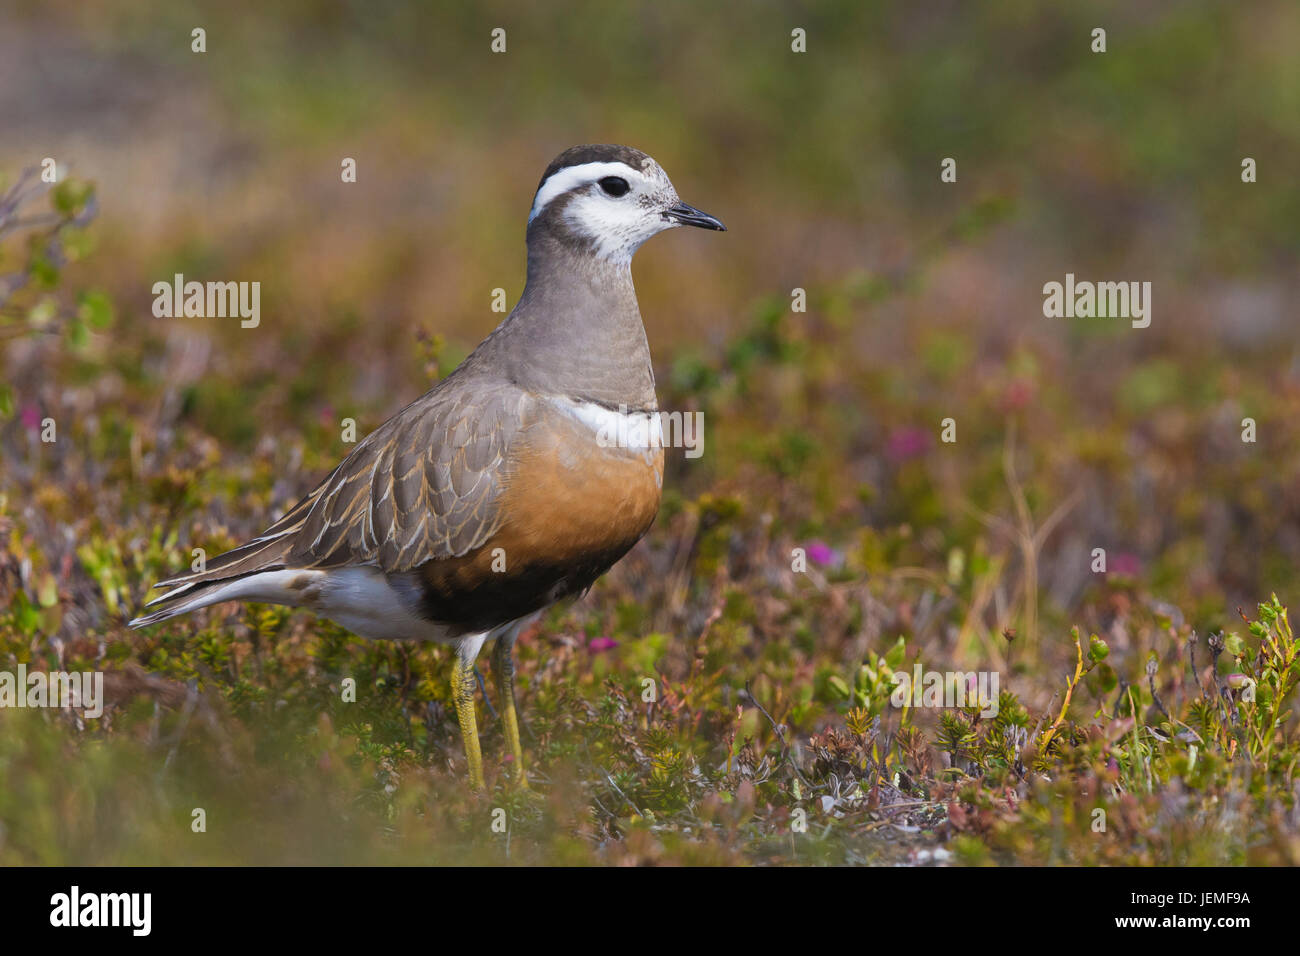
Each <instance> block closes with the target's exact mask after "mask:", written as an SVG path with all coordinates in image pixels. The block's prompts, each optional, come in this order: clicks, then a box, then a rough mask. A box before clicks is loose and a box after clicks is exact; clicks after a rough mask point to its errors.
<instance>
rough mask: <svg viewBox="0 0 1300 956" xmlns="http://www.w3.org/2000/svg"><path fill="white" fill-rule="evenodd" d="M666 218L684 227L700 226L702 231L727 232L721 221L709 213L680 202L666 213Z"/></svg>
mask: <svg viewBox="0 0 1300 956" xmlns="http://www.w3.org/2000/svg"><path fill="white" fill-rule="evenodd" d="M664 218H665V219H671V220H673V221H674V222H680V223H681V224H682V225H683V226H699V227H700V228H701V229H716V230H717V231H718V232H726V231H727V227H726V226H724V225H723V224H722V220H721V219H716V218H714V217H713V216H710V215H709V214H708V213H707V212H704V211H702V210H699V209H696V208H695V207H694V206H688V205H686V203H684V202H679V203H678V204H677V205H676V206H673V208H672V209H669V210H667V211H665V212H664Z"/></svg>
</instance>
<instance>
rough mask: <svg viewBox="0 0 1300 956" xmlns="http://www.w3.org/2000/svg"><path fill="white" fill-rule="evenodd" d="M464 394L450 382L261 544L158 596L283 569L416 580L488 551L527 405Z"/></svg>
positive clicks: (220, 559) (498, 396) (368, 445)
mask: <svg viewBox="0 0 1300 956" xmlns="http://www.w3.org/2000/svg"><path fill="white" fill-rule="evenodd" d="M461 384H462V383H461V382H458V381H456V380H455V379H454V378H453V379H448V380H447V381H446V382H444V383H443V385H442V386H441V387H439V388H435V389H434V390H433V391H431V392H429V393H427V394H426V395H424V396H423V397H422V398H420V399H418V400H416V401H415V402H413V403H412V404H410V405H408V406H407V407H406V408H404V409H402V411H400V412H398V413H397V414H396V415H394V416H393V417H392V418H390V419H389V420H388V421H387V422H385V423H384V424H383V425H381V426H380V427H379V428H378V429H376V430H375V431H374V432H372V433H371V434H370V435H368V436H367V437H366V438H365V439H363V440H362V442H361V443H360V444H359V445H357V447H356V450H355V451H353V452H352V454H351V455H349V456H348V457H347V458H346V459H345V460H344V461H343V463H342V464H340V465H339V466H338V467H337V468H335V469H334V471H333V472H331V473H330V475H329V477H327V478H326V479H325V480H324V481H322V482H321V483H320V484H319V485H317V486H316V488H315V489H313V490H312V492H311V493H310V494H309V495H307V496H306V497H305V498H303V499H302V500H301V501H300V502H298V504H296V505H295V506H294V507H293V508H291V509H290V510H289V511H288V513H287V514H285V515H284V517H282V518H281V519H280V520H279V521H277V522H275V524H273V525H272V526H271V527H270V528H268V529H267V530H266V531H265V532H263V533H262V534H261V535H259V536H258V537H257V538H255V539H253V540H252V541H249V542H247V543H246V544H243V545H240V546H239V547H237V548H234V549H232V550H231V551H227V552H225V553H224V554H221V555H218V556H217V557H215V558H213V559H212V560H211V561H209V562H208V566H207V568H206V569H205V570H204V571H202V572H198V573H195V574H186V575H179V576H177V577H174V578H171V579H169V580H167V581H164V582H161V583H160V584H158V585H157V586H158V587H170V588H179V587H182V586H184V585H198V584H203V583H208V582H212V581H220V580H228V579H230V578H234V577H240V576H243V575H247V574H253V573H256V572H258V571H269V570H275V569H277V568H284V567H291V568H297V567H301V568H330V567H338V566H341V565H351V564H369V565H375V566H377V567H380V568H382V569H383V570H385V571H388V572H398V571H409V570H412V569H413V568H416V567H419V566H420V565H422V564H424V563H425V562H427V561H429V560H431V559H434V558H447V557H459V556H461V555H463V554H466V553H467V552H469V551H471V550H473V549H474V548H476V547H479V546H480V545H482V544H483V543H484V542H485V541H486V540H487V539H488V538H490V537H491V535H492V534H493V533H494V532H495V531H496V530H497V528H498V527H499V525H500V516H499V514H498V509H497V499H498V497H499V496H500V494H501V491H502V488H503V485H504V481H505V478H506V474H505V472H506V462H507V455H508V452H509V447H510V443H511V440H512V439H513V438H514V436H515V434H516V433H517V432H518V430H519V428H520V425H521V418H522V416H523V413H524V403H525V402H526V401H527V395H526V393H524V392H522V391H520V390H519V389H518V388H516V387H514V386H511V385H508V384H499V385H485V384H484V383H482V382H476V383H474V387H460V386H461ZM464 384H465V385H466V386H467V385H468V384H469V383H468V382H466V383H464ZM187 590H188V589H187ZM165 599H166V596H164V598H163V599H162V600H165ZM155 603H156V602H155Z"/></svg>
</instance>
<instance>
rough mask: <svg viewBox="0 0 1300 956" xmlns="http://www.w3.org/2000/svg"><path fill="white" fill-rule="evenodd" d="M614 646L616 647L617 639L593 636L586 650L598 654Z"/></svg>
mask: <svg viewBox="0 0 1300 956" xmlns="http://www.w3.org/2000/svg"><path fill="white" fill-rule="evenodd" d="M615 647H618V641H616V640H614V639H613V638H612V637H593V638H592V639H591V643H590V644H588V645H587V650H589V651H591V653H593V654H600V653H602V652H603V651H608V650H610V649H611V648H615Z"/></svg>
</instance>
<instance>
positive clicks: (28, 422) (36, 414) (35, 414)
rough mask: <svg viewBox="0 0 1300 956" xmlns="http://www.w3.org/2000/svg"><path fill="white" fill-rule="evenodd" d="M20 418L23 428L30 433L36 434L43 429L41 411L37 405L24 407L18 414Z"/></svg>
mask: <svg viewBox="0 0 1300 956" xmlns="http://www.w3.org/2000/svg"><path fill="white" fill-rule="evenodd" d="M18 418H19V420H20V421H21V422H22V423H23V428H26V429H27V430H28V431H29V432H34V431H36V429H38V428H40V427H41V410H40V408H39V407H38V406H37V405H36V404H35V403H30V404H27V405H24V406H23V409H22V411H21V412H19V413H18Z"/></svg>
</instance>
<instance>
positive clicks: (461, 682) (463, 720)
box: [451, 642, 483, 790]
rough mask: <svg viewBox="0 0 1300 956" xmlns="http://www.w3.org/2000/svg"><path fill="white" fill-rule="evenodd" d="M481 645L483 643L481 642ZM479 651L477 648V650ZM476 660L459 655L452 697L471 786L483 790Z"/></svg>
mask: <svg viewBox="0 0 1300 956" xmlns="http://www.w3.org/2000/svg"><path fill="white" fill-rule="evenodd" d="M480 643H481V642H480ZM475 650H477V648H475ZM475 683H476V682H475V680H474V658H473V657H470V658H469V660H466V659H465V655H464V654H457V655H456V660H455V662H454V663H453V664H452V671H451V696H452V700H454V701H455V703H456V718H457V719H458V720H459V721H460V735H461V737H462V738H464V741H465V760H466V762H467V763H468V764H469V785H470V789H472V790H482V789H483V751H482V750H480V749H479V744H478V720H477V718H476V717H475V716H474V685H475Z"/></svg>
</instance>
